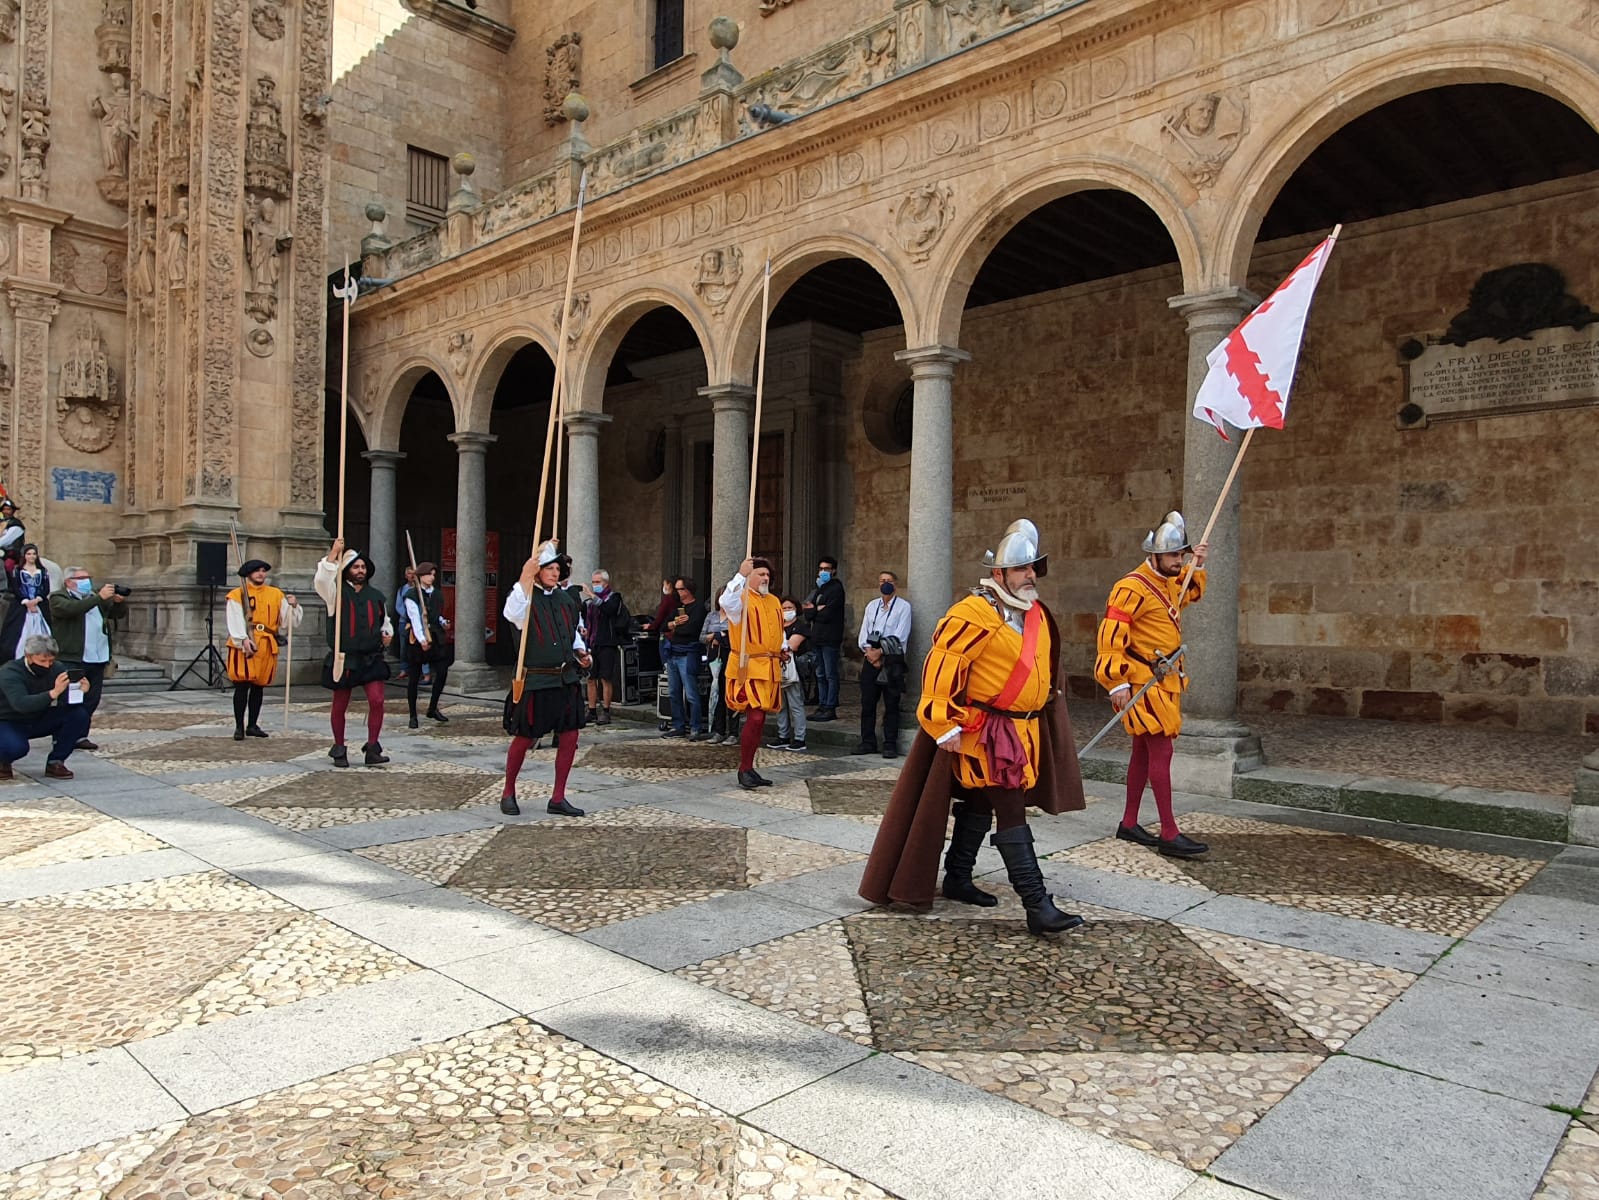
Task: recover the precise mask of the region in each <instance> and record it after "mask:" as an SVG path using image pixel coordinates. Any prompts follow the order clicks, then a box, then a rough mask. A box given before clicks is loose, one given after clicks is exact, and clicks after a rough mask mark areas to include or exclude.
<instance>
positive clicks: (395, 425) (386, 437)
mask: <svg viewBox="0 0 1599 1200" xmlns="http://www.w3.org/2000/svg"><path fill="white" fill-rule="evenodd" d="M429 372H431V373H432V374H434V375H437V376H438V377H439V382H440V383H441V384H442V385H443V386H444V391H445V393H446V394H447V395H448V396H449V397H450V406H451V408H454V407H455V406H456V404H457V401H456V397H455V393H454V392H452V391H451V390H450V373H449V371H448V370H447V369H446V368H445V366H444V365H443V364H442V363H440V362H438V361H436V360H435V359H433V358H432V357H430V356H429V355H426V354H412V355H409V356H408V357H406V358H405V359H404V360H403V361H402V362H401V364H400V366H399V367H398V368H397V369H396V370H395V371H393V372H391V374H390V375H389V379H388V382H387V383H385V384H384V385H383V386H381V387H379V388H378V395H380V396H382V397H383V400H382V402H381V403H380V404H379V405H378V406H376V407H375V408H373V409H372V410H371V411H370V415H369V416H368V418H367V420H365V421H363V422H362V423H361V425H362V432H363V434H364V435H365V436H366V441H367V447H368V448H369V449H372V450H398V449H399V448H400V425H401V423H402V422H403V421H404V420H405V406H406V405H407V404H409V403H410V400H411V393H412V392H413V391H415V390H416V385H417V384H418V383H420V382H421V381H422V379H423V377H424V376H426V375H427V374H428V373H429ZM357 411H359V410H357Z"/></svg>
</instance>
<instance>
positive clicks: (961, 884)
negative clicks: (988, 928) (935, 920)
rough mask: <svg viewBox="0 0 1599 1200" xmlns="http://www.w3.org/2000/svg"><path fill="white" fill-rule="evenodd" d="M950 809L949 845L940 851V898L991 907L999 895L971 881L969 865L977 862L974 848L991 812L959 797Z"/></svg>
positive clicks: (986, 826) (978, 846) (991, 817)
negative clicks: (952, 828) (952, 815)
mask: <svg viewBox="0 0 1599 1200" xmlns="http://www.w3.org/2000/svg"><path fill="white" fill-rule="evenodd" d="M954 813H955V832H954V833H952V834H950V838H949V849H948V850H947V851H946V852H945V854H944V888H943V891H944V898H945V899H946V900H959V901H961V903H963V904H975V905H977V906H979V907H980V908H993V907H994V906H995V905H996V904H998V903H999V897H998V896H992V895H989V893H987V892H985V891H983V890H982V889H981V888H979V887H978V886H977V885H976V884H974V883H973V882H972V868H974V867H975V866H976V865H977V852H978V850H980V849H981V848H982V845H983V838H984V837H985V836H986V835H987V834H988V825H989V822H990V821H991V820H992V819H993V813H991V812H989V811H988V810H987V809H983V808H973V807H972V806H971V805H969V804H967V803H965V802H964V801H961V800H957V801H956V802H955V808H954Z"/></svg>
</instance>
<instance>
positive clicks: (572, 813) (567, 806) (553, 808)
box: [544, 799, 583, 817]
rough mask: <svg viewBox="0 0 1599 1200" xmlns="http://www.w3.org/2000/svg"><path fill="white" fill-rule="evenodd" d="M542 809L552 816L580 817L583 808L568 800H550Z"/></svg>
mask: <svg viewBox="0 0 1599 1200" xmlns="http://www.w3.org/2000/svg"><path fill="white" fill-rule="evenodd" d="M544 811H545V812H547V813H549V814H550V816H552V817H581V816H582V815H583V810H582V809H581V808H579V807H578V806H577V805H575V804H573V803H572V802H571V801H570V800H564V799H563V800H551V801H550V802H549V803H548V804H546V805H545V806H544Z"/></svg>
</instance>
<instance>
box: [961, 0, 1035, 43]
mask: <svg viewBox="0 0 1599 1200" xmlns="http://www.w3.org/2000/svg"><path fill="white" fill-rule="evenodd" d="M1038 2H1039V0H945V4H944V11H945V12H946V13H948V14H949V29H950V34H951V37H950V41H949V44H950V45H952V46H957V47H960V46H970V45H971V44H972V43H973V42H976V41H980V40H981V39H983V38H985V37H988V36H989V35H990V34H993V33H998V32H999V31H1000V30H1001V29H1003V28H1005V26H1007V25H1014V24H1016V23H1017V22H1019V21H1023V20H1025V19H1026V18H1027V16H1028V14H1029V13H1031V12H1032V11H1033V9H1035V8H1037V7H1038Z"/></svg>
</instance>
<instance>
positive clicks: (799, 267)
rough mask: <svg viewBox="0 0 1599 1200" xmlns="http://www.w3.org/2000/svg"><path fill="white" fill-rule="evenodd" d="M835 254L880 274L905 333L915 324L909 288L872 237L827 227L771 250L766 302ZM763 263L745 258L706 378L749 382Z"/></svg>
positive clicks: (757, 343) (896, 265) (757, 332)
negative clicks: (726, 330) (728, 333)
mask: <svg viewBox="0 0 1599 1200" xmlns="http://www.w3.org/2000/svg"><path fill="white" fill-rule="evenodd" d="M839 258H854V259H858V260H860V261H861V262H863V263H865V264H866V265H867V266H869V267H871V268H872V270H874V271H876V272H877V274H878V275H879V276H881V277H882V280H883V282H884V283H885V284H887V285H888V290H889V291H890V292H892V293H893V295H894V303H895V304H896V305H897V306H898V308H899V316H900V322H901V323H902V324H903V325H904V326H905V329H906V333H907V337H908V338H909V337H910V336H911V335H912V334H913V333H914V331H915V330H917V329H919V328H920V327H921V321H920V315H921V314H920V309H919V308H918V306H917V304H916V301H915V292H914V289H913V288H912V287H911V284H910V280H909V279H907V278H906V276H905V274H904V271H903V269H902V267H901V266H900V264H899V263H898V262H896V261H895V260H894V259H893V258H891V257H889V256H888V255H886V254H884V253H883V251H882V250H881V249H879V248H878V247H877V246H876V245H874V244H873V243H872V242H870V241H868V240H867V239H866V238H864V237H861V236H860V235H858V234H854V233H830V234H826V235H824V236H821V237H810V238H806V239H805V240H804V241H802V242H799V243H797V244H796V245H793V246H790V247H789V248H788V249H786V250H783V251H781V252H780V253H778V254H775V255H773V257H772V289H771V291H772V295H771V305H772V307H773V308H776V307H777V302H778V300H779V299H781V298H782V296H783V293H784V292H786V291H788V289H789V288H790V287H792V286H793V285H794V284H795V283H796V282H798V280H799V279H800V278H802V277H803V276H804V275H805V274H806V273H807V272H809V271H811V270H814V269H815V268H816V267H819V266H821V265H822V264H823V263H826V262H832V261H833V260H834V259H839ZM765 269H766V263H765V262H764V261H762V262H757V263H754V264H750V263H748V262H747V261H746V263H745V271H744V281H743V283H742V284H741V285H740V289H739V290H740V293H741V294H740V295H739V296H738V297H737V298H736V299H735V300H734V302H733V304H732V305H731V306H730V313H729V321H730V326H729V327H730V328H731V329H732V330H733V335H732V337H731V338H730V339H729V340H728V342H727V343H726V345H725V347H724V354H723V356H721V357H719V358H718V360H717V361H716V362H715V363H713V364H712V367H713V370H712V372H711V382H712V383H738V384H743V385H746V386H748V385H750V384H753V383H754V382H755V359H756V356H757V354H758V353H759V352H760V341H761V316H760V307H761V276H762V273H763V272H764V271H765Z"/></svg>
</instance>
